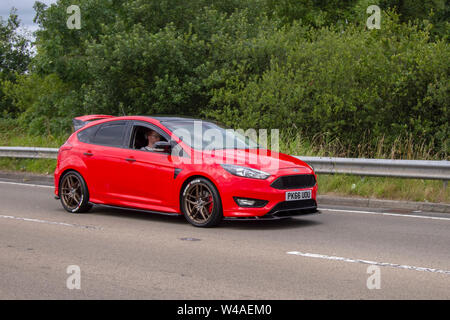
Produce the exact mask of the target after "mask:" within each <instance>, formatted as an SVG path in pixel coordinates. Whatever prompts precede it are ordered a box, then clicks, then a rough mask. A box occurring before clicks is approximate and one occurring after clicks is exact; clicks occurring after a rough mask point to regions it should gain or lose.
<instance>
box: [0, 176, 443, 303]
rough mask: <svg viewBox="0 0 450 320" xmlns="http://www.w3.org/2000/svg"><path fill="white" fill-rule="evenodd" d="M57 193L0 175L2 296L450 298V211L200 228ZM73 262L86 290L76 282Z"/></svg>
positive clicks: (334, 213) (335, 212)
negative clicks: (81, 209) (77, 210)
mask: <svg viewBox="0 0 450 320" xmlns="http://www.w3.org/2000/svg"><path fill="white" fill-rule="evenodd" d="M52 191H53V189H52V188H51V187H49V186H35V185H25V184H14V182H13V181H7V180H2V181H0V299H449V298H450V215H448V214H447V215H446V214H436V213H433V214H431V213H423V212H406V211H402V212H398V211H390V210H386V209H383V210H381V209H380V210H378V211H377V210H372V209H371V211H368V209H358V208H338V207H326V208H325V207H321V210H322V213H321V214H317V215H308V216H303V217H297V218H292V219H287V220H279V221H254V222H253V221H252V222H249V221H226V222H223V223H222V224H221V226H220V227H218V228H213V229H201V228H195V227H192V226H191V225H189V224H188V223H187V222H186V221H185V220H184V219H183V218H182V217H166V216H160V215H156V214H150V213H141V212H134V211H129V210H119V209H111V208H105V207H97V206H96V207H94V209H93V210H92V211H91V212H90V213H87V214H79V215H73V214H69V213H67V212H65V211H64V210H63V209H62V207H61V204H60V203H59V201H56V200H54V199H53V195H52ZM319 206H320V203H319ZM71 265H76V266H78V267H79V268H80V271H81V276H80V289H68V288H67V279H68V278H69V277H71V276H72V275H71V274H68V273H67V268H68V266H71ZM368 268H369V270H368ZM424 268H426V269H424ZM368 271H369V273H368ZM369 278H370V279H369ZM368 279H369V281H368ZM368 282H369V284H371V285H370V286H369V287H372V289H369V288H368V285H367V284H368ZM373 287H375V288H373ZM377 287H379V289H377Z"/></svg>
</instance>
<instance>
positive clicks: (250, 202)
mask: <svg viewBox="0 0 450 320" xmlns="http://www.w3.org/2000/svg"><path fill="white" fill-rule="evenodd" d="M233 199H234V201H235V202H236V203H237V205H238V206H239V207H243V208H262V207H264V206H265V205H266V204H267V203H268V202H269V201H266V200H259V199H251V198H239V197H233Z"/></svg>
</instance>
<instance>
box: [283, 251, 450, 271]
mask: <svg viewBox="0 0 450 320" xmlns="http://www.w3.org/2000/svg"><path fill="white" fill-rule="evenodd" d="M286 253H287V254H292V255H297V256H303V257H308V258H318V259H326V260H334V261H343V262H351V263H364V264H370V265H376V266H380V267H392V268H400V269H408V270H414V271H426V272H434V273H443V274H447V275H450V271H449V270H441V269H434V268H429V267H415V266H408V265H404V264H396V263H388V262H377V261H369V260H361V259H350V258H344V257H336V256H327V255H323V254H317V253H306V252H299V251H289V252H286Z"/></svg>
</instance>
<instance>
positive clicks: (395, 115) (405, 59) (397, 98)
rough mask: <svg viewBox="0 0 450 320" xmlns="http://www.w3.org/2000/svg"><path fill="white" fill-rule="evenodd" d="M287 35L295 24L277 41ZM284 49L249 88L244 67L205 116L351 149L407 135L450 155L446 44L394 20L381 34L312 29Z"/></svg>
mask: <svg viewBox="0 0 450 320" xmlns="http://www.w3.org/2000/svg"><path fill="white" fill-rule="evenodd" d="M289 33H294V34H302V33H304V30H303V29H301V27H300V26H299V25H296V24H294V25H293V26H292V28H290V29H289V30H287V31H281V30H280V31H279V32H278V33H277V34H275V35H274V37H275V38H278V39H279V41H283V40H284V39H286V35H287V34H289ZM284 48H285V50H286V54H287V57H286V58H285V57H281V59H280V58H279V57H275V56H274V57H273V58H272V59H271V63H270V67H269V68H268V69H267V70H266V71H265V72H264V73H263V74H262V75H252V76H251V77H250V78H249V81H243V79H246V77H247V76H246V74H245V73H246V71H245V68H244V67H245V64H241V65H240V66H238V67H237V68H236V70H241V73H240V74H238V75H236V76H235V77H234V78H231V79H229V81H228V82H227V83H226V85H225V86H224V87H222V88H219V89H215V90H214V97H213V99H212V102H213V103H214V106H215V108H213V109H211V110H209V111H207V112H206V114H207V115H209V116H212V117H214V118H216V119H217V120H219V121H223V122H225V123H226V124H228V125H233V126H237V127H243V128H248V127H252V128H262V127H269V128H296V129H298V130H299V131H300V132H301V133H302V134H304V135H305V136H306V137H307V138H310V139H311V138H312V137H314V136H315V135H317V134H321V133H323V132H325V133H327V135H328V136H329V138H330V139H331V140H333V139H336V138H338V139H339V140H340V141H341V143H343V144H344V145H349V146H355V147H356V146H358V144H359V143H360V141H361V138H362V137H364V136H365V135H369V136H371V137H373V138H374V139H372V140H371V141H370V140H369V141H367V143H370V144H372V145H373V146H375V145H376V144H377V138H380V137H384V139H385V142H387V143H393V142H394V141H395V139H396V138H397V137H398V136H403V137H406V136H408V135H409V134H411V135H413V136H414V137H415V138H416V139H417V140H418V141H420V142H423V141H425V142H429V141H433V142H434V144H435V146H436V150H442V156H444V157H445V156H446V155H447V154H448V147H449V145H448V144H449V141H448V137H449V113H448V105H449V78H448V76H449V65H448V62H449V61H450V51H449V48H448V44H447V43H445V42H444V41H440V40H439V41H437V42H429V32H428V30H419V29H418V28H417V27H416V26H414V25H406V24H399V23H398V21H397V17H396V16H395V15H394V14H392V15H391V16H390V17H389V16H387V17H386V18H385V19H384V22H383V29H382V30H374V31H372V32H367V31H365V30H362V29H360V28H356V27H348V28H346V30H345V31H339V30H336V29H335V28H323V29H319V30H316V29H311V30H310V31H309V32H308V33H307V36H305V37H304V38H301V40H300V42H299V41H294V42H289V41H288V42H286V43H285V45H284ZM355 149H356V148H355Z"/></svg>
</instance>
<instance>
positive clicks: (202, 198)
mask: <svg viewBox="0 0 450 320" xmlns="http://www.w3.org/2000/svg"><path fill="white" fill-rule="evenodd" d="M180 207H181V211H182V212H183V214H184V216H185V218H186V220H187V221H188V222H189V223H190V224H192V225H193V226H196V227H204V228H208V227H214V226H217V225H218V224H219V223H220V222H221V221H222V219H223V212H222V202H221V200H220V195H219V192H218V191H217V188H216V187H215V186H214V184H213V183H212V182H211V181H209V180H208V179H205V178H195V179H193V180H191V181H189V183H187V184H186V185H185V186H184V188H183V190H182V193H181V197H180Z"/></svg>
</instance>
